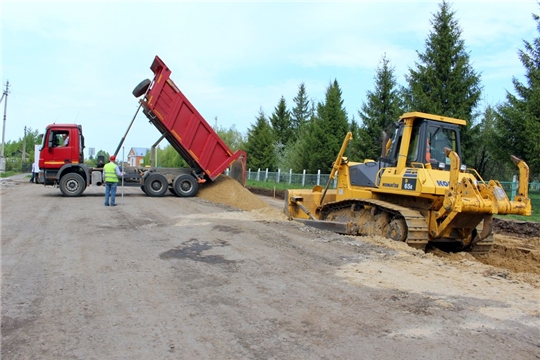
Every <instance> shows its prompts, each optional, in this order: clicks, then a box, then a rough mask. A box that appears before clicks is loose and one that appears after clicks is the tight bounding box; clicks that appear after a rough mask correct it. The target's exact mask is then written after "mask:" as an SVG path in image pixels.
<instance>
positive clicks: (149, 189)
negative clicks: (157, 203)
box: [144, 174, 169, 197]
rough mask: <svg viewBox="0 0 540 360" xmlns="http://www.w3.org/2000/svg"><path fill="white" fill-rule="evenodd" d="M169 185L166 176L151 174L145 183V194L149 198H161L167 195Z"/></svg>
mask: <svg viewBox="0 0 540 360" xmlns="http://www.w3.org/2000/svg"><path fill="white" fill-rule="evenodd" d="M168 188H169V184H168V183H167V179H166V178H165V176H163V175H161V174H151V175H150V176H148V177H147V178H146V180H145V181H144V192H145V193H146V194H148V196H152V197H159V196H163V195H165V193H166V192H167V189H168Z"/></svg>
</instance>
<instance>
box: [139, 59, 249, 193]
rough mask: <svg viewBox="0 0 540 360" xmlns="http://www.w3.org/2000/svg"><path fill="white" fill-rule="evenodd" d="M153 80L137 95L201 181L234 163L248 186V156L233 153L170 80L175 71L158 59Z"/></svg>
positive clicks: (236, 174)
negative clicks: (246, 171)
mask: <svg viewBox="0 0 540 360" xmlns="http://www.w3.org/2000/svg"><path fill="white" fill-rule="evenodd" d="M150 69H151V70H152V71H153V72H154V79H153V80H152V81H150V80H148V79H147V80H145V81H143V82H141V83H140V84H139V85H138V86H137V87H136V88H135V90H133V95H135V96H136V97H139V96H143V95H144V96H143V97H142V98H141V100H140V104H141V106H142V108H143V113H144V114H145V115H146V116H147V117H148V119H149V120H150V122H152V124H154V125H155V126H156V128H157V129H158V130H159V131H160V132H161V134H162V135H163V136H164V137H165V138H166V139H167V141H168V142H169V143H170V144H171V146H173V147H174V149H175V150H176V151H178V153H179V154H180V155H181V156H182V157H183V158H184V159H185V160H186V162H187V163H188V164H189V165H190V166H191V168H193V175H194V176H195V177H196V178H197V179H198V181H199V182H204V181H206V180H210V181H212V180H215V179H216V178H217V177H218V176H219V175H220V174H221V173H223V172H224V171H225V169H227V168H228V167H229V166H231V165H232V163H233V162H235V161H236V163H235V164H234V165H233V166H232V172H231V173H232V176H233V177H234V178H236V179H237V180H239V181H240V182H241V183H242V184H243V185H245V169H246V153H245V152H244V151H242V150H238V151H236V152H234V153H233V152H232V151H231V150H230V149H229V147H228V146H227V144H225V142H224V141H223V140H222V139H221V138H220V137H219V135H218V134H217V133H216V132H215V131H214V129H212V127H211V126H210V125H209V124H208V122H207V121H206V120H205V119H204V118H203V117H202V115H201V114H200V113H199V112H198V111H197V109H196V108H195V107H194V106H193V105H192V104H191V102H190V101H189V100H188V99H187V97H186V96H185V95H184V94H183V93H182V91H180V89H179V88H178V86H176V84H175V83H174V82H173V81H172V79H171V78H170V76H171V70H170V69H169V68H168V67H167V65H165V63H164V62H163V61H162V60H161V59H160V58H159V57H158V56H156V57H155V59H154V62H153V63H152V66H151V67H150Z"/></svg>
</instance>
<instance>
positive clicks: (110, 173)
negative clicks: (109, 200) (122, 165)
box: [103, 162, 118, 183]
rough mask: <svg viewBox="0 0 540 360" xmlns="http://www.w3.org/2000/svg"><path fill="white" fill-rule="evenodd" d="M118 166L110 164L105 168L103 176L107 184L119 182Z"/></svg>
mask: <svg viewBox="0 0 540 360" xmlns="http://www.w3.org/2000/svg"><path fill="white" fill-rule="evenodd" d="M117 166H118V165H116V164H115V163H113V162H110V163H108V164H106V165H105V166H104V167H103V176H104V178H105V182H108V183H111V182H118V176H116V167H117Z"/></svg>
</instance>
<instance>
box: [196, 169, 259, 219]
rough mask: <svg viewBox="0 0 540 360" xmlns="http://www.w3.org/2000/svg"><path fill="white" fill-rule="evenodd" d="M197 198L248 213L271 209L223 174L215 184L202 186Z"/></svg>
mask: <svg viewBox="0 0 540 360" xmlns="http://www.w3.org/2000/svg"><path fill="white" fill-rule="evenodd" d="M197 197H199V198H201V199H205V200H208V201H212V202H215V203H220V204H224V205H229V206H232V207H235V208H237V209H240V210H247V211H251V210H258V209H265V208H268V207H269V205H268V204H266V203H265V202H264V201H262V200H261V199H259V198H258V197H257V196H256V195H254V194H253V193H251V192H250V191H249V190H248V189H247V188H245V187H243V186H242V185H241V184H240V183H239V182H238V181H236V180H234V179H233V178H231V177H229V176H227V175H223V174H222V175H220V176H219V177H218V178H217V179H216V180H214V181H213V182H211V183H207V184H205V185H204V186H201V188H200V189H199V191H198V192H197Z"/></svg>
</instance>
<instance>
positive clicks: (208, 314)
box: [0, 180, 540, 359]
mask: <svg viewBox="0 0 540 360" xmlns="http://www.w3.org/2000/svg"><path fill="white" fill-rule="evenodd" d="M0 193H1V195H0V200H1V207H2V224H1V230H2V234H1V235H2V254H1V259H2V277H1V281H2V284H1V290H2V319H1V320H2V324H1V330H2V341H1V355H2V359H393V358H400V359H535V358H540V332H539V331H540V330H539V329H540V274H539V273H537V272H536V270H535V266H538V257H535V256H537V251H538V242H539V239H538V238H533V239H532V240H531V239H523V238H521V240H522V242H523V244H521V243H519V244H518V245H519V246H518V247H519V248H523V249H526V250H525V251H523V252H522V253H524V254H525V253H526V254H528V255H527V256H529V255H530V256H529V257H530V261H531V262H530V264H531V265H530V266H529V267H528V268H527V269H525V270H522V271H519V270H516V269H512V268H509V267H507V268H505V267H504V266H502V265H501V266H493V265H489V264H485V263H482V262H480V261H478V259H474V258H473V257H471V256H470V255H467V254H454V255H446V256H444V255H443V256H437V254H430V253H428V254H425V253H423V252H420V251H418V250H414V249H412V248H409V247H407V246H406V245H404V244H401V243H395V242H392V241H390V240H387V239H384V238H357V237H350V236H341V235H337V234H334V233H329V232H323V231H319V230H316V229H313V228H309V227H305V226H303V225H301V224H299V223H296V222H291V221H288V220H287V219H286V218H285V217H284V215H283V214H282V212H281V211H280V210H279V209H277V208H276V206H280V204H281V203H282V202H281V201H278V202H275V201H272V200H268V201H263V200H261V197H258V196H255V195H253V194H251V193H249V192H248V191H247V190H246V189H244V188H241V189H236V188H234V189H231V188H225V190H223V188H222V189H220V188H219V187H216V188H215V189H211V188H210V187H208V189H206V190H205V191H201V192H200V194H199V196H198V197H195V198H188V199H185V198H177V197H174V196H172V195H167V196H165V197H163V198H150V197H147V196H145V195H144V194H143V193H142V191H141V190H140V189H136V188H126V189H124V191H123V193H124V196H123V197H122V196H121V192H119V194H118V198H117V202H118V203H119V205H118V206H117V207H105V206H103V194H104V189H103V188H94V187H91V188H89V189H87V191H86V192H85V193H84V194H83V196H82V197H80V198H65V197H62V196H61V194H60V191H59V190H58V189H54V188H45V187H44V186H42V185H35V184H30V183H28V180H20V181H17V180H4V181H2V182H1V185H0ZM231 198H235V201H237V203H235V204H236V205H237V206H235V207H233V206H231V205H230V204H231V201H230V200H231ZM269 204H270V205H269ZM276 204H277V205H276ZM275 205H276V206H275ZM519 239H520V238H519V237H516V238H513V239H512V241H517V242H519ZM531 244H532V245H531ZM531 246H532V247H531ZM535 246H536V247H535ZM527 249H528V250H527ZM531 254H532V255H531ZM439 255H440V254H439ZM531 268H533V269H532V270H530V269H531Z"/></svg>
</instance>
